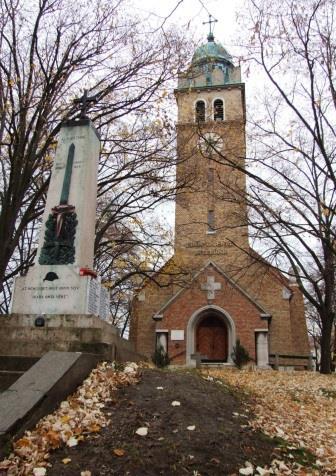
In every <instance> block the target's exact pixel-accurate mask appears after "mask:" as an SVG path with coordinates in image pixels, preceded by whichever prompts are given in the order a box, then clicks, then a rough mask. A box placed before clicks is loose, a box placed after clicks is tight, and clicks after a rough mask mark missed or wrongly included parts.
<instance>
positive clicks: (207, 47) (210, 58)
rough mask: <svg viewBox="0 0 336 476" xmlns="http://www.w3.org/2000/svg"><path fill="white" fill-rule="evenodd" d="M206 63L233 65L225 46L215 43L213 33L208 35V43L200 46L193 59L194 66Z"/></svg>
mask: <svg viewBox="0 0 336 476" xmlns="http://www.w3.org/2000/svg"><path fill="white" fill-rule="evenodd" d="M206 63H229V64H231V65H233V63H232V57H231V55H230V54H229V53H228V52H227V50H226V49H225V48H224V46H222V45H221V44H220V43H216V42H215V37H214V36H213V34H212V33H209V35H208V42H207V43H205V44H203V45H201V46H199V47H198V48H197V49H196V51H195V53H194V55H193V57H192V64H193V65H198V64H206Z"/></svg>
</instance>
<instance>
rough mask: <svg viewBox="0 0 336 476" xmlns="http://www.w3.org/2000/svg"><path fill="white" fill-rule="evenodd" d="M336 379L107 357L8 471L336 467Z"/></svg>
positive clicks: (219, 471)
mask: <svg viewBox="0 0 336 476" xmlns="http://www.w3.org/2000/svg"><path fill="white" fill-rule="evenodd" d="M335 401H336V379H335V377H334V376H330V377H324V376H320V375H316V374H312V373H308V372H307V373H282V372H274V371H264V372H249V371H234V370H225V371H211V372H210V373H208V372H207V373H203V374H199V373H198V372H196V371H194V372H188V371H159V370H155V369H147V368H145V369H139V368H138V367H137V366H136V365H135V364H127V366H126V368H125V369H124V370H123V371H116V370H115V369H114V367H113V365H112V364H106V363H105V364H102V365H100V366H99V367H98V368H97V369H95V370H94V371H93V372H92V374H91V375H90V376H89V377H88V378H87V379H86V380H85V381H84V383H83V385H82V386H81V387H80V388H79V389H78V391H77V392H76V393H75V394H74V395H72V396H70V397H69V398H68V399H67V401H65V402H63V403H62V404H61V405H60V407H59V409H58V410H57V411H56V412H54V413H53V414H52V415H48V416H47V417H45V418H44V419H42V420H41V421H40V422H39V424H38V425H37V427H36V428H35V429H34V430H33V431H31V432H28V433H26V434H25V435H24V437H23V438H21V439H20V440H18V441H17V442H16V443H15V444H14V446H13V452H12V454H11V455H10V456H9V458H8V459H7V460H5V461H3V462H1V463H0V476H5V475H6V476H18V475H34V476H44V475H48V476H56V475H57V476H75V475H76V476H98V475H99V476H104V475H118V476H122V475H130V476H142V475H143V476H145V475H153V476H154V475H155V476H156V475H160V474H162V475H178V476H180V475H184V474H185V475H188V474H189V475H192V476H207V475H208V476H215V475H239V474H241V475H254V474H255V475H267V474H278V475H285V474H299V475H301V476H303V475H309V474H311V475H312V474H314V475H327V474H328V475H332V474H336V469H334V468H336V461H335V454H336V446H335V445H336V440H335V438H336V412H335Z"/></svg>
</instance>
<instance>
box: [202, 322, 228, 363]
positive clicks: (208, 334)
mask: <svg viewBox="0 0 336 476" xmlns="http://www.w3.org/2000/svg"><path fill="white" fill-rule="evenodd" d="M195 337H196V346H195V347H196V352H198V353H199V354H201V356H202V360H203V361H206V362H226V361H227V358H228V330H227V326H226V324H225V322H224V320H223V319H221V317H219V316H218V315H216V314H214V313H210V314H206V315H205V316H204V317H203V318H202V319H200V321H199V322H198V325H197V328H196V336H195Z"/></svg>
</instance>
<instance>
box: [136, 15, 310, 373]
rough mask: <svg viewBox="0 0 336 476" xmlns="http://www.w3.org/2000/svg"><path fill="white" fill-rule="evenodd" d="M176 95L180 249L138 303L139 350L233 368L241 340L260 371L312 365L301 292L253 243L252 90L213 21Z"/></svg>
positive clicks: (144, 289) (177, 234)
mask: <svg viewBox="0 0 336 476" xmlns="http://www.w3.org/2000/svg"><path fill="white" fill-rule="evenodd" d="M175 97H176V101H177V107H178V120H177V125H176V128H177V154H178V162H177V167H176V183H177V192H176V210H175V247H174V256H173V257H172V258H171V259H170V260H169V261H168V262H167V263H166V264H165V265H164V266H163V268H162V269H161V271H160V272H159V273H158V274H157V275H155V276H153V279H150V280H148V281H147V282H146V283H145V285H144V286H143V287H142V288H141V289H139V290H138V292H137V294H136V296H135V298H134V300H133V304H132V315H131V327H130V339H131V341H132V342H133V344H134V346H135V350H136V351H137V352H139V353H141V354H143V355H146V356H147V357H148V358H150V357H151V356H152V355H153V353H154V351H155V349H156V348H157V347H158V346H161V347H162V348H163V349H164V350H165V351H166V352H167V353H168V356H169V358H170V362H171V364H172V365H181V366H187V367H194V366H196V363H197V364H199V363H200V362H202V363H204V364H207V363H208V364H209V363H216V364H219V363H221V364H223V365H232V352H233V348H234V345H235V344H236V340H237V339H239V340H240V343H241V344H242V345H243V346H244V347H245V349H246V350H247V351H248V352H249V355H250V356H251V358H252V359H253V361H254V362H255V364H256V366H258V367H260V368H269V367H275V368H283V369H290V368H297V369H304V368H307V366H308V357H309V345H308V336H307V327H306V322H305V311H304V303H303V297H302V294H301V292H300V290H299V288H298V286H297V285H296V283H295V282H291V281H290V280H288V279H287V278H286V277H285V276H284V275H283V274H282V273H281V272H280V271H279V270H278V269H276V268H275V267H273V266H271V265H270V264H268V263H267V262H266V261H265V260H263V259H262V258H261V257H260V256H259V255H258V253H257V252H255V251H254V250H252V249H251V247H250V245H249V236H248V226H247V206H246V176H245V174H244V172H243V168H244V162H245V159H244V157H245V150H246V143H245V122H246V120H245V87H244V83H242V81H241V71H240V67H238V66H235V65H234V64H233V61H232V57H231V56H230V54H229V53H228V52H227V50H226V49H225V48H224V47H223V46H222V45H221V44H219V43H218V42H216V41H215V38H214V35H213V32H212V31H211V23H210V33H209V35H208V37H207V42H206V43H205V44H203V45H202V46H200V47H199V48H197V49H196V51H195V52H194V55H193V57H192V60H191V64H190V65H189V67H188V69H187V70H186V71H185V72H184V73H183V74H181V75H180V76H179V80H178V86H177V89H176V90H175ZM226 158H227V159H229V162H230V163H237V165H239V167H238V168H235V167H231V166H229V165H227V164H225V159H226Z"/></svg>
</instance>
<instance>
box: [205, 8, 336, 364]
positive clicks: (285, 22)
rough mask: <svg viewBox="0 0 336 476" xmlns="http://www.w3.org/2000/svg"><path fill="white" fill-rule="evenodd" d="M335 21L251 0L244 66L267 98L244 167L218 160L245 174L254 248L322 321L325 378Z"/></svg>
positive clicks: (331, 316) (314, 11) (236, 160)
mask: <svg viewBox="0 0 336 476" xmlns="http://www.w3.org/2000/svg"><path fill="white" fill-rule="evenodd" d="M334 16H335V12H334V2H333V1H332V0H319V1H312V0H309V1H307V0H305V1H303V0H284V1H281V2H280V1H277V0H275V1H274V2H271V3H270V2H268V1H266V0H249V2H248V16H247V17H245V19H244V22H245V23H244V26H243V29H245V31H248V32H251V31H252V37H251V38H249V44H248V53H247V55H246V58H245V60H246V61H249V62H250V67H251V68H254V70H255V71H256V72H258V73H259V74H260V75H261V76H259V77H262V78H263V80H265V83H264V85H263V97H262V98H261V99H260V97H259V98H258V99H255V100H254V102H255V104H257V105H256V106H255V107H254V108H253V109H252V110H253V112H252V114H250V117H249V124H248V132H249V140H248V144H249V151H248V157H247V158H245V162H246V167H244V166H243V164H242V162H241V160H240V159H241V158H240V157H234V151H229V150H228V149H229V145H227V151H226V152H229V153H227V154H225V153H224V154H219V155H217V157H218V162H220V163H221V164H223V166H225V167H228V166H229V167H232V168H234V169H236V170H237V169H238V170H240V171H241V172H242V173H244V174H246V175H247V177H248V195H247V197H243V196H239V190H236V189H234V188H232V190H229V192H230V193H231V197H233V198H234V199H236V200H240V201H242V200H246V203H247V205H248V208H249V215H248V216H246V217H243V218H242V225H243V226H245V225H246V224H248V225H249V227H250V237H251V238H252V241H253V243H254V246H255V247H257V249H258V250H260V251H261V255H262V257H263V258H266V259H267V260H268V261H269V262H271V263H273V264H275V265H276V266H277V267H278V268H280V269H281V270H282V271H283V272H284V273H285V274H287V275H288V276H290V277H292V278H295V280H296V281H297V283H298V284H299V286H300V289H301V291H302V292H303V294H304V296H305V298H306V300H307V301H308V302H309V303H310V305H311V306H312V307H313V308H314V309H315V310H316V312H317V314H318V316H319V319H320V324H321V372H323V373H329V372H330V370H331V352H330V349H331V336H332V329H333V324H334V321H335V229H336V228H335V225H336V223H335V212H336V208H335V207H336V195H335V190H336V181H335V159H336V155H335V154H336V136H335V128H334V123H335V114H336V91H335V87H334V80H335V67H336V42H335V25H334V21H335V20H334ZM262 75H263V76H262ZM258 106H260V107H258ZM214 156H215V154H214ZM213 160H216V159H215V158H214V159H213ZM223 187H227V188H230V186H229V184H228V183H227V182H225V183H223Z"/></svg>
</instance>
